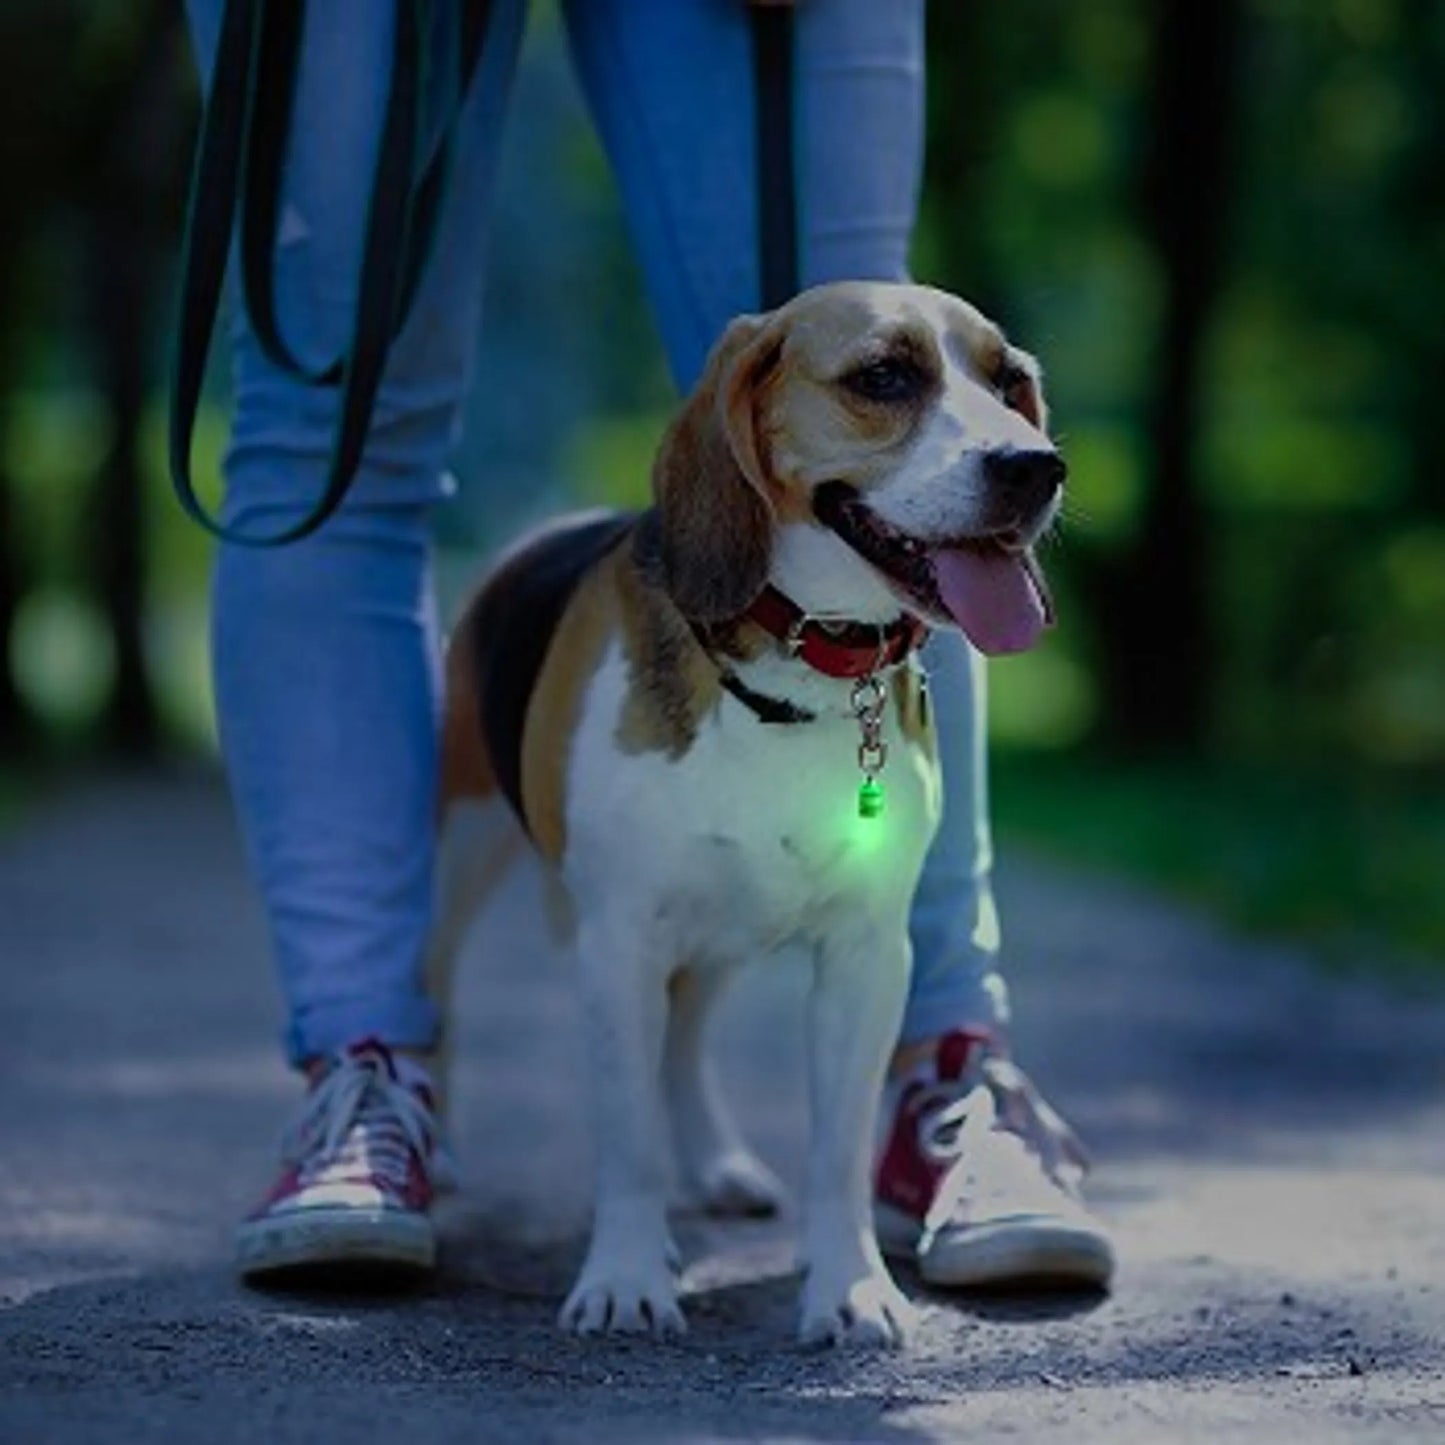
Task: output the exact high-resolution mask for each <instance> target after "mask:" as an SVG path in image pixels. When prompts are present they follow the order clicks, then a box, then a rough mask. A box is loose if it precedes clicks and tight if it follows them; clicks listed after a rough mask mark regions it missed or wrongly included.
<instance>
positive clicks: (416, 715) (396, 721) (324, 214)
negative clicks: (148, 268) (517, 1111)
mask: <svg viewBox="0 0 1445 1445" xmlns="http://www.w3.org/2000/svg"><path fill="white" fill-rule="evenodd" d="M221 8H222V7H221V0H191V5H190V12H191V21H192V28H193V34H194V38H195V41H196V48H197V51H198V55H199V60H200V64H201V69H202V73H203V75H205V76H207V77H208V76H209V71H210V65H211V58H212V56H213V54H214V49H215V44H216V38H217V31H218V27H219V17H220V13H221ZM443 8H445V7H443ZM524 11H525V3H524V0H497V3H495V4H494V6H493V18H492V23H491V31H490V34H489V38H488V46H487V50H486V53H485V56H484V60H483V66H482V72H481V74H480V76H479V77H478V81H477V83H476V85H475V88H474V90H473V92H472V94H471V95H470V97H469V99H468V101H467V104H466V107H465V109H464V112H463V115H462V121H461V128H460V135H459V137H458V152H457V155H456V170H455V178H456V183H455V184H454V186H453V188H452V191H451V193H450V195H449V196H448V198H447V201H446V205H445V208H444V211H443V214H442V218H441V223H440V229H439V235H438V239H437V245H436V249H435V251H434V253H433V256H432V258H431V262H430V268H429V270H428V273H427V276H426V278H425V280H424V282H423V285H422V287H421V289H420V292H419V294H418V296H417V300H416V303H415V309H414V311H413V313H412V315H411V318H410V320H409V321H408V323H407V325H406V327H405V329H404V330H403V332H402V334H401V336H400V337H399V338H398V340H397V342H396V343H395V345H394V346H393V348H392V352H391V355H390V358H389V361H388V367H387V372H386V377H385V380H384V382H383V384H382V387H381V390H380V393H379V396H378V398H377V404H376V410H375V416H374V420H373V425H372V431H371V434H370V436H369V438H368V442H367V449H366V455H365V459H364V461H363V464H362V466H361V468H360V471H359V473H358V476H357V479H356V484H355V486H354V489H353V491H352V493H351V496H350V497H349V499H348V501H347V503H346V505H345V506H344V507H343V508H342V510H341V511H340V512H339V513H338V514H337V516H336V517H334V518H333V519H332V520H331V521H330V522H329V523H328V524H327V525H326V526H325V527H324V528H323V529H322V530H321V532H320V533H318V534H317V535H315V536H314V537H312V538H309V539H307V540H306V541H304V542H300V543H297V544H295V545H293V546H288V547H283V548H278V549H274V550H273V549H264V550H261V549H251V548H244V547H235V546H222V548H221V549H220V553H219V556H218V559H217V564H216V569H215V576H214V590H213V607H214V622H213V652H214V673H215V690H216V701H217V709H218V714H219V723H220V733H221V740H222V746H223V751H224V754H225V759H226V765H227V769H228V772H229V776H230V781H231V787H232V792H233V795H234V799H235V805H236V811H237V814H238V817H239V820H240V825H241V831H242V834H243V837H244V840H245V844H246V849H247V853H248V857H249V861H250V865H251V870H252V873H253V875H254V877H255V879H256V882H257V884H258V886H259V888H260V891H261V894H262V898H263V902H264V904H265V908H266V915H267V920H268V923H269V925H270V934H271V940H272V946H273V949H274V952H275V957H276V962H277V966H278V971H279V975H280V982H281V987H282V992H283V994H284V997H285V1003H286V1010H287V1018H288V1027H287V1033H286V1048H287V1053H288V1055H289V1057H290V1059H291V1061H292V1062H293V1063H296V1064H298V1065H299V1064H303V1063H312V1064H313V1065H314V1064H315V1063H316V1061H320V1060H324V1059H327V1058H336V1057H340V1058H341V1060H342V1063H343V1066H344V1067H346V1068H352V1067H356V1068H361V1069H363V1070H369V1071H371V1072H372V1073H375V1072H376V1071H377V1070H381V1071H382V1072H385V1073H386V1074H387V1075H388V1078H389V1079H390V1081H391V1083H392V1084H396V1083H397V1082H398V1079H399V1081H400V1083H401V1084H403V1085H404V1084H406V1083H407V1082H408V1081H409V1079H410V1080H411V1081H412V1082H414V1081H415V1079H414V1077H413V1076H411V1075H409V1073H408V1069H407V1066H406V1065H405V1064H398V1063H397V1062H396V1060H395V1059H394V1057H393V1055H392V1053H391V1052H390V1051H391V1050H395V1049H410V1050H416V1051H419V1052H425V1051H426V1050H427V1049H429V1048H430V1047H431V1046H432V1045H433V1044H434V1043H435V1041H436V1035H437V1030H438V1026H439V1021H438V1019H437V1016H436V1010H435V1008H434V1006H433V1004H432V1003H431V1001H430V1000H428V998H427V997H426V996H425V992H424V984H423V955H424V948H425V943H426V934H427V930H428V927H429V923H430V917H431V906H432V849H433V840H432V831H433V829H432V824H433V814H434V807H435V793H436V777H435V775H436V767H437V756H436V754H437V748H436V728H437V717H438V701H439V699H438V667H437V629H436V618H435V611H434V606H433V602H432V598H431V591H430V575H429V548H430V535H429V533H430V528H429V513H430V508H431V506H432V504H433V503H435V502H436V501H437V500H438V499H439V498H441V497H443V496H444V495H445V494H446V491H447V480H446V476H445V472H444V466H445V463H446V460H447V455H448V452H449V450H450V447H451V445H452V442H453V433H454V429H455V426H456V420H457V413H458V407H459V403H460V400H461V397H462V394H463V390H464V386H465V382H466V374H467V370H468V365H469V360H470V356H471V351H472V346H473V341H474V338H475V335H476V331H477V320H478V312H479V307H480V296H481V273H482V264H481V258H482V249H483V230H484V221H485V215H486V210H487V196H488V191H489V186H490V181H491V177H492V172H493V169H494V162H495V155H496V150H497V139H498V135H499V131H500V122H501V115H502V110H503V107H504V104H505V100H506V94H507V89H508V84H509V80H510V76H511V72H512V69H513V67H514V64H515V58H516V54H517V49H518V44H519V41H520V36H521V30H522V20H523V15H524ZM391 17H392V9H391V7H389V6H379V7H362V9H361V10H358V9H357V7H356V6H354V5H351V4H349V3H347V0H313V3H312V4H311V5H310V6H309V7H308V9H307V26H306V34H305V40H304V46H303V52H302V63H301V74H300V77H299V83H298V92H297V97H296V105H295V113H294V121H293V132H292V139H291V148H290V154H289V158H288V164H287V169H286V175H285V180H284V195H283V198H282V206H281V214H280V224H279V231H280V235H279V238H278V242H277V264H276V284H277V303H278V307H277V309H278V312H279V315H280V320H281V325H282V328H283V331H284V333H285V335H286V337H287V339H288V341H289V342H290V344H291V345H292V346H293V348H295V349H296V350H297V351H298V352H299V353H300V355H301V356H302V358H303V359H305V360H306V361H307V362H308V363H310V364H313V365H315V364H318V363H321V362H322V361H324V360H326V359H328V358H330V357H331V356H333V355H335V354H336V353H338V352H339V351H340V350H341V349H342V348H343V347H344V346H345V344H346V341H347V339H348V337H349V334H350V330H351V324H352V308H353V305H354V300H355V292H356V284H357V272H358V265H359V259H360V245H361V237H362V232H363V229H364V223H365V219H366V213H367V205H368V198H369V193H370V187H371V183H372V177H373V174H374V164H375V146H376V139H377V133H378V127H379V124H380V120H381V116H382V112H383V108H384V105H385V100H386V94H387V87H388V84H389V78H390V74H391V67H392V36H391V26H392V19H391ZM238 290H239V288H236V291H238ZM235 299H238V298H236V297H235V296H233V300H235ZM234 311H235V318H234V322H233V325H232V330H231V341H232V356H233V374H234V382H235V394H236V399H235V414H234V419H233V425H232V432H231V444H230V448H229V451H228V454H227V457H226V462H225V483H226V490H225V499H224V503H223V515H224V517H225V519H226V520H227V521H228V522H231V523H234V524H237V525H239V526H241V527H242V528H244V529H246V530H271V529H274V528H275V527H276V525H277V524H278V523H279V522H281V521H284V520H287V519H295V518H296V517H298V516H299V514H300V513H301V512H303V511H304V510H306V509H307V508H308V507H309V505H310V503H311V500H312V499H313V498H314V497H315V496H316V495H317V493H318V492H319V490H320V488H321V486H322V483H323V480H324V477H325V474H326V469H327V465H328V462H329V458H330V453H331V443H332V429H333V426H334V421H335V415H336V410H337V401H338V392H337V390H336V389H335V388H318V387H312V386H308V385H306V384H304V383H302V382H299V381H297V380H296V379H294V378H293V377H291V376H289V375H288V374H286V373H285V372H283V371H282V370H280V369H279V368H277V367H276V366H274V365H273V364H272V363H271V362H270V361H269V360H268V358H267V357H266V356H265V355H264V354H263V352H262V351H261V348H260V347H259V345H258V343H257V341H256V338H255V336H254V334H253V333H252V331H251V329H250V327H249V326H248V324H247V319H246V316H245V314H244V308H243V307H241V306H240V305H239V304H237V305H235V307H234ZM360 1040H374V1041H375V1042H376V1044H377V1045H379V1046H380V1049H379V1050H377V1049H370V1050H364V1051H362V1052H361V1053H359V1054H358V1053H357V1052H356V1050H354V1049H351V1050H348V1046H349V1045H354V1044H356V1043H357V1042H358V1041H360ZM379 1061H380V1062H379ZM383 1063H384V1065H385V1067H384V1069H383V1067H382V1065H383ZM314 1072H315V1071H314V1069H313V1073H314ZM378 1078H379V1075H378ZM412 1092H415V1091H412ZM372 1093H373V1094H375V1098H373V1097H372V1094H367V1093H366V1091H365V1090H362V1093H361V1094H356V1095H355V1096H354V1097H352V1096H351V1095H349V1094H348V1092H347V1091H346V1090H338V1089H331V1090H329V1092H328V1093H327V1097H328V1098H331V1097H332V1096H333V1095H334V1096H335V1097H336V1099H338V1100H340V1101H341V1102H342V1104H343V1105H345V1104H346V1103H347V1100H348V1099H349V1100H350V1106H355V1107H356V1108H358V1109H360V1113H359V1114H358V1118H362V1119H363V1120H364V1121H369V1123H368V1126H367V1127H369V1128H370V1129H371V1132H372V1134H374V1135H376V1137H377V1139H378V1140H379V1141H380V1143H379V1144H378V1146H377V1148H371V1147H370V1146H369V1144H368V1139H369V1138H370V1136H369V1135H367V1136H366V1137H362V1138H361V1139H360V1144H359V1145H358V1146H357V1148H355V1149H352V1148H351V1144H352V1143H355V1142H356V1141H355V1140H354V1139H353V1138H352V1135H350V1134H348V1135H346V1138H347V1139H348V1140H349V1141H351V1142H349V1143H348V1146H347V1147H348V1149H350V1150H351V1152H350V1153H349V1154H347V1155H346V1157H345V1158H343V1159H341V1160H340V1162H339V1163H338V1162H337V1161H336V1160H333V1161H331V1163H330V1164H328V1165H327V1167H326V1169H320V1170H319V1172H318V1169H317V1168H316V1167H313V1166H316V1165H317V1161H316V1160H315V1159H304V1158H303V1159H295V1158H293V1160H292V1161H291V1162H292V1163H293V1164H296V1165H299V1174H298V1172H297V1170H296V1169H292V1170H288V1175H287V1177H286V1179H287V1181H289V1184H287V1188H286V1189H283V1191H282V1194H281V1196H279V1197H280V1202H281V1203H282V1204H283V1205H285V1206H287V1207H288V1208H289V1207H290V1206H291V1205H294V1204H296V1203H297V1202H298V1201H300V1202H308V1200H309V1197H308V1199H302V1198H301V1195H300V1194H298V1192H297V1191H298V1186H297V1179H298V1178H299V1179H300V1180H301V1182H302V1184H305V1185H307V1187H310V1188H312V1192H313V1193H316V1192H317V1191H318V1190H320V1191H322V1192H324V1193H325V1197H326V1199H327V1201H328V1205H327V1207H328V1208H329V1209H331V1211H332V1213H333V1215H335V1214H336V1213H337V1211H345V1210H346V1209H347V1208H349V1207H350V1206H352V1205H359V1206H363V1207H366V1208H370V1209H371V1212H372V1214H373V1215H376V1216H378V1217H379V1216H380V1215H381V1214H382V1213H386V1212H387V1211H386V1210H384V1209H383V1208H382V1206H383V1205H385V1204H386V1203H387V1202H388V1200H389V1198H390V1196H387V1195H386V1191H385V1190H383V1191H382V1196H385V1197H381V1196H378V1192H377V1189H376V1188H374V1187H372V1186H374V1185H376V1184H377V1183H378V1180H380V1182H381V1183H383V1184H384V1183H386V1179H385V1177H384V1171H382V1172H380V1173H379V1171H381V1166H380V1165H379V1164H378V1162H377V1161H378V1159H379V1158H381V1157H382V1156H385V1157H387V1158H394V1157H400V1155H401V1154H408V1147H409V1145H408V1141H410V1144H411V1145H414V1144H415V1142H416V1139H415V1137H413V1135H415V1132H416V1131H412V1134H407V1133H405V1132H403V1134H401V1135H397V1134H396V1133H395V1129H393V1128H391V1125H392V1124H395V1123H396V1121H397V1120H398V1119H403V1117H404V1116H405V1115H406V1113H407V1110H408V1107H409V1106H408V1105H407V1104H406V1101H405V1098H404V1097H402V1096H401V1095H397V1094H396V1092H395V1090H392V1091H391V1092H389V1093H388V1092H387V1091H386V1090H384V1089H381V1086H380V1084H378V1085H377V1088H376V1089H375V1090H373V1091H372ZM403 1093H405V1090H403ZM362 1095H365V1098H364V1099H363V1097H362ZM378 1100H380V1101H381V1103H378V1102H377V1101H378ZM388 1100H389V1101H390V1102H389V1103H388V1102H387V1101H388ZM367 1101H369V1102H367ZM373 1104H376V1107H377V1109H381V1112H380V1113H378V1112H377V1111H376V1109H373V1108H372V1105H373ZM381 1104H387V1108H385V1109H382V1108H381ZM363 1105H364V1107H363ZM388 1111H389V1112H388ZM383 1116H384V1117H383ZM378 1121H380V1122H378ZM387 1121H390V1123H388V1122H387ZM378 1131H379V1132H378ZM363 1134H365V1130H363ZM383 1136H385V1137H383ZM303 1142H304V1141H303ZM333 1142H334V1141H333ZM378 1149H379V1150H380V1152H379V1153H378ZM398 1150H400V1154H398ZM409 1157H410V1156H409V1154H408V1158H409ZM337 1168H340V1169H341V1174H340V1175H338V1174H337V1173H336V1169H337ZM308 1169H309V1170H311V1172H310V1173H309V1174H308V1172H307V1171H308ZM328 1169H329V1171H330V1172H329V1173H328V1172H327V1170H328ZM408 1171H410V1173H411V1174H414V1173H415V1170H414V1169H411V1167H410V1165H409V1164H408V1166H407V1168H406V1169H404V1170H403V1174H402V1177H401V1178H400V1183H399V1185H398V1189H397V1190H393V1191H392V1193H393V1194H395V1195H396V1196H397V1198H400V1197H401V1196H402V1195H405V1196H406V1198H407V1199H409V1200H411V1201H412V1202H413V1203H415V1201H416V1200H417V1199H419V1198H421V1196H420V1195H418V1194H417V1192H416V1187H414V1186H415V1185H416V1181H415V1179H411V1181H410V1183H408V1179H407V1177H406V1176H407V1174H408ZM283 1183H286V1181H283ZM417 1187H419V1186H417ZM288 1190H289V1192H287V1191H288ZM408 1190H410V1191H411V1192H410V1193H408ZM303 1192H304V1191H303ZM424 1192H425V1191H423V1193H424ZM319 1197H320V1195H319V1194H318V1198H319ZM276 1205H277V1196H276V1194H275V1191H273V1198H272V1199H271V1200H269V1201H268V1206H267V1208H269V1209H270V1210H271V1211H272V1213H274V1211H275V1208H276ZM395 1214H396V1211H391V1212H390V1215H389V1217H392V1216H394V1215H395ZM321 1217H322V1216H321V1214H320V1213H313V1214H309V1215H308V1216H307V1218H308V1220H310V1221H312V1222H315V1221H316V1220H319V1219H321ZM268 1218H269V1216H268ZM323 1222H324V1221H323ZM333 1222H334V1221H333ZM373 1222H374V1221H373ZM363 1223H365V1221H363ZM288 1228H289V1226H288ZM247 1229H249V1230H250V1234H249V1235H244V1237H243V1241H242V1251H243V1253H242V1262H243V1266H245V1267H247V1268H248V1269H249V1268H258V1267H266V1266H267V1264H268V1262H269V1263H275V1264H286V1263H293V1262H298V1261H299V1260H300V1259H302V1258H304V1257H305V1252H306V1248H308V1247H309V1246H310V1244H312V1243H314V1242H315V1241H314V1239H302V1240H301V1241H300V1246H298V1247H299V1248H300V1251H301V1252H300V1254H299V1255H298V1254H297V1253H296V1249H295V1248H293V1246H297V1234H296V1231H295V1230H294V1229H291V1230H290V1233H289V1234H288V1235H287V1237H286V1238H285V1239H283V1238H281V1235H280V1233H279V1232H278V1231H277V1230H276V1229H272V1228H271V1227H270V1226H269V1225H268V1224H265V1223H264V1221H263V1223H262V1224H259V1225H258V1224H257V1223H256V1221H255V1220H253V1221H251V1222H248V1225H247V1226H243V1234H244V1231H245V1230H247ZM408 1229H410V1230H411V1233H410V1234H409V1235H408V1236H407V1240H406V1241H402V1243H406V1244H407V1247H408V1249H410V1248H411V1246H412V1245H417V1244H418V1236H417V1230H416V1229H412V1228H411V1226H410V1225H409V1226H408ZM363 1233H364V1230H363ZM427 1238H429V1236H427ZM322 1242H323V1243H325V1241H322ZM333 1242H334V1240H333ZM426 1242H427V1239H421V1241H420V1243H421V1245H425V1244H426ZM343 1243H344V1245H345V1247H344V1248H340V1249H339V1253H340V1254H341V1255H342V1256H345V1255H346V1253H347V1250H348V1249H352V1248H354V1249H355V1250H357V1251H358V1252H360V1253H366V1252H368V1251H367V1248H366V1245H367V1240H366V1239H365V1238H361V1239H360V1242H359V1243H358V1242H357V1238H356V1237H355V1236H354V1235H348V1238H347V1240H346V1241H344V1242H343ZM323 1252H324V1251H323ZM373 1252H374V1251H373ZM425 1252H426V1250H425V1249H422V1253H425ZM312 1257H315V1251H313V1255H312ZM407 1257H410V1258H415V1257H416V1252H415V1250H411V1253H410V1254H409V1255H408V1256H407Z"/></svg>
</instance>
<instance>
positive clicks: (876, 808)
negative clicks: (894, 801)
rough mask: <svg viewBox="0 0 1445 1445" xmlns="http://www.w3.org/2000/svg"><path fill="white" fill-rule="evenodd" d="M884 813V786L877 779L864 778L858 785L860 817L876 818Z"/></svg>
mask: <svg viewBox="0 0 1445 1445" xmlns="http://www.w3.org/2000/svg"><path fill="white" fill-rule="evenodd" d="M882 812H883V784H882V783H880V782H879V781H878V779H877V778H864V779H863V781H862V782H861V783H859V784H858V816H859V817H860V818H876V817H878V816H879V815H880V814H881V813H882Z"/></svg>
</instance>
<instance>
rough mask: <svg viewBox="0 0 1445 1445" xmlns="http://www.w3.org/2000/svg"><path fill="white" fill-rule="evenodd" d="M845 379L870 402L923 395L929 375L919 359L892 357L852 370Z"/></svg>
mask: <svg viewBox="0 0 1445 1445" xmlns="http://www.w3.org/2000/svg"><path fill="white" fill-rule="evenodd" d="M842 382H843V385H844V386H846V387H847V388H848V390H849V391H851V392H855V393H856V394H857V395H858V396H862V397H866V398H867V399H868V400H869V401H912V400H913V399H914V398H915V397H918V396H921V395H922V394H923V392H924V390H925V389H926V388H927V386H928V377H927V374H926V373H925V372H924V370H923V368H922V367H921V366H919V365H918V363H917V362H914V361H909V360H908V359H907V358H905V357H901V356H899V357H893V356H888V357H884V358H883V359H882V360H880V361H870V362H869V363H868V364H867V365H866V366H860V367H858V368H857V369H856V370H853V371H850V372H848V373H847V374H846V375H845V376H844V377H843V378H842Z"/></svg>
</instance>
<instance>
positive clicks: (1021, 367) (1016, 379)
mask: <svg viewBox="0 0 1445 1445" xmlns="http://www.w3.org/2000/svg"><path fill="white" fill-rule="evenodd" d="M1004 367H1005V371H1004V382H1003V399H1004V405H1006V406H1007V407H1009V408H1010V409H1011V410H1013V411H1016V412H1018V414H1019V415H1020V416H1021V417H1023V418H1024V420H1025V421H1028V422H1030V423H1032V424H1033V425H1034V426H1036V427H1038V429H1039V430H1040V431H1041V432H1043V433H1044V434H1045V435H1046V436H1047V435H1048V430H1049V408H1048V403H1047V402H1045V401H1044V372H1043V368H1042V367H1041V366H1040V365H1039V363H1038V359H1037V358H1036V357H1033V356H1030V355H1029V353H1028V352H1027V351H1021V350H1020V349H1019V348H1018V347H1017V346H1010V347H1009V349H1008V351H1007V352H1006V353H1005V354H1004Z"/></svg>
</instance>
